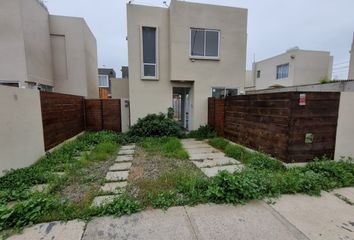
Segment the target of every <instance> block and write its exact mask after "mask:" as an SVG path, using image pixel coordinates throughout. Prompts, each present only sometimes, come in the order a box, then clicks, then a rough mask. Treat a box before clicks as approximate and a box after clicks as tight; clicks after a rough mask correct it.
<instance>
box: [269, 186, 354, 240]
mask: <svg viewBox="0 0 354 240" xmlns="http://www.w3.org/2000/svg"><path fill="white" fill-rule="evenodd" d="M321 195H322V196H321V197H311V196H307V195H285V196H282V197H281V198H280V199H277V200H276V203H275V205H271V207H272V208H274V209H275V211H277V212H278V213H279V214H280V215H282V216H283V217H284V218H286V219H287V220H288V221H289V222H290V223H291V224H293V225H295V226H296V228H297V229H299V230H300V231H301V232H303V233H304V234H305V235H306V236H307V237H308V238H309V239H311V240H323V239H325V240H327V239H328V240H334V239H347V240H353V239H354V207H353V206H350V205H349V204H347V203H345V202H343V201H342V200H340V199H339V198H337V197H336V196H334V195H333V194H331V193H327V192H322V193H321Z"/></svg>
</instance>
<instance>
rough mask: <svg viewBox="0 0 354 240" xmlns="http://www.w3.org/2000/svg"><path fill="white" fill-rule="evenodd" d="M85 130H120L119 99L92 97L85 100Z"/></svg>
mask: <svg viewBox="0 0 354 240" xmlns="http://www.w3.org/2000/svg"><path fill="white" fill-rule="evenodd" d="M85 110H86V130H88V131H101V130H111V131H116V132H121V131H122V125H121V101H120V100H119V99H115V100H112V99H94V100H86V101H85Z"/></svg>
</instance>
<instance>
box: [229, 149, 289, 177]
mask: <svg viewBox="0 0 354 240" xmlns="http://www.w3.org/2000/svg"><path fill="white" fill-rule="evenodd" d="M225 154H226V155H227V156H229V157H232V158H234V159H236V160H239V161H241V162H243V163H244V164H246V165H248V166H249V167H252V168H254V169H268V170H273V171H280V170H284V169H285V166H284V165H283V163H282V162H281V161H279V160H277V159H274V158H272V157H270V156H268V155H266V154H263V153H259V152H251V151H249V150H247V149H246V148H244V147H242V146H239V145H236V144H235V145H233V144H229V145H227V146H226V147H225Z"/></svg>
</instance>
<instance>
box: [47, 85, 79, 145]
mask: <svg viewBox="0 0 354 240" xmlns="http://www.w3.org/2000/svg"><path fill="white" fill-rule="evenodd" d="M40 97H41V109H42V121H43V133H44V145H45V150H46V151H47V150H49V149H51V148H53V147H55V146H56V145H58V144H60V143H62V142H64V141H65V140H67V139H69V138H71V137H74V136H75V135H77V134H79V133H81V132H82V131H84V130H85V124H84V98H83V97H80V96H73V95H66V94H60V93H51V92H40Z"/></svg>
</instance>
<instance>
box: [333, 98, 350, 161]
mask: <svg viewBox="0 0 354 240" xmlns="http://www.w3.org/2000/svg"><path fill="white" fill-rule="evenodd" d="M353 103H354V93H352V92H343V93H341V97H340V106H339V116H338V129H337V140H336V152H335V157H336V159H339V158H341V157H351V158H353V159H354V147H353V146H354V122H353V119H354V111H353Z"/></svg>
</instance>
